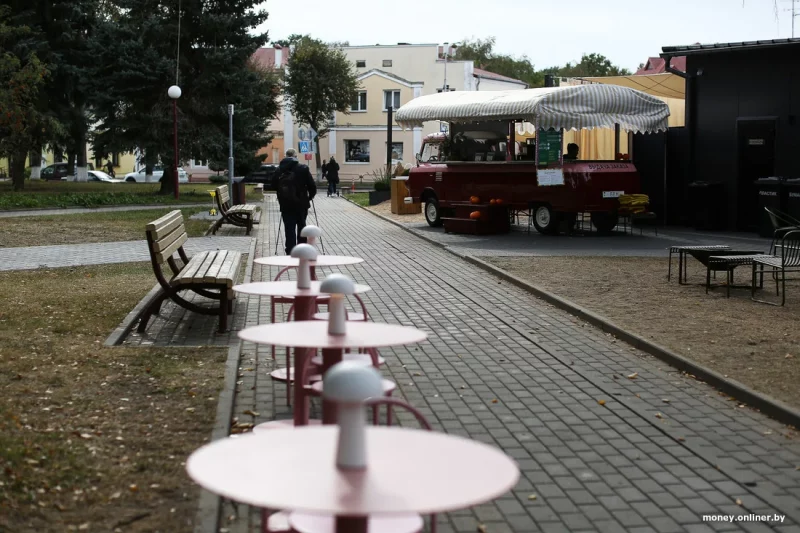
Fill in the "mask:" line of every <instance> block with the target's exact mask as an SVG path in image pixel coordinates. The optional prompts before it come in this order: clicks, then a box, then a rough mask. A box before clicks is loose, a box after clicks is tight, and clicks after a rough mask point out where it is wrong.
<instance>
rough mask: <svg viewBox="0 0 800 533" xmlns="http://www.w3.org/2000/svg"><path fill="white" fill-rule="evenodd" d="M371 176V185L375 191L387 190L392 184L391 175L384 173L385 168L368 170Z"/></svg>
mask: <svg viewBox="0 0 800 533" xmlns="http://www.w3.org/2000/svg"><path fill="white" fill-rule="evenodd" d="M370 176H372V181H373V184H372V186H373V187H374V188H375V190H376V191H388V190H389V189H390V188H391V185H392V175H391V174H387V173H386V169H383V168H382V169H376V170H373V171H372V172H370Z"/></svg>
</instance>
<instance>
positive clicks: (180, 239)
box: [156, 232, 189, 264]
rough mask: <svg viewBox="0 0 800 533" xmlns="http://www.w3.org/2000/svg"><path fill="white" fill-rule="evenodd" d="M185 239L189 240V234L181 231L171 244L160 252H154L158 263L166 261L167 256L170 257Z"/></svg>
mask: <svg viewBox="0 0 800 533" xmlns="http://www.w3.org/2000/svg"><path fill="white" fill-rule="evenodd" d="M187 240H189V236H188V235H187V234H186V232H184V233H182V234H181V236H180V237H178V238H177V239H176V240H175V241H173V243H172V244H170V245H169V246H167V247H166V248H165V249H163V250H161V251H160V252H158V253H156V261H158V263H159V264H160V263H163V262H164V261H166V260H167V259H168V258H170V257H172V254H174V253H175V252H176V251H177V250H178V248H180V247H181V246H183V243H185V242H186V241H187Z"/></svg>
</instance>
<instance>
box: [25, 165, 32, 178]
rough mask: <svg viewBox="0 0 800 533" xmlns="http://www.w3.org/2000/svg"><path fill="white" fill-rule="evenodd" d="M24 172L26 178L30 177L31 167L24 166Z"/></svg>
mask: <svg viewBox="0 0 800 533" xmlns="http://www.w3.org/2000/svg"><path fill="white" fill-rule="evenodd" d="M24 174H25V179H26V180H29V179H31V167H25V172H24Z"/></svg>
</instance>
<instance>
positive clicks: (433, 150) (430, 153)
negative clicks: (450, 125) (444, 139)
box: [420, 143, 442, 163]
mask: <svg viewBox="0 0 800 533" xmlns="http://www.w3.org/2000/svg"><path fill="white" fill-rule="evenodd" d="M441 148H442V145H441V144H440V143H430V144H428V143H426V144H425V148H423V150H422V157H420V160H421V161H422V162H423V163H431V162H437V161H442V157H441Z"/></svg>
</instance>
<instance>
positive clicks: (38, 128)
mask: <svg viewBox="0 0 800 533" xmlns="http://www.w3.org/2000/svg"><path fill="white" fill-rule="evenodd" d="M11 13H12V11H11V9H9V8H8V7H6V6H0V79H1V80H3V83H0V155H2V156H6V157H8V158H9V159H10V167H11V168H10V170H11V177H12V181H13V184H14V190H15V191H20V190H22V189H23V188H24V187H25V161H26V159H27V157H28V151H29V150H30V148H31V146H35V145H37V144H38V145H39V146H41V145H42V144H43V142H44V140H45V139H48V138H52V137H53V136H56V135H58V134H59V133H60V132H61V126H60V124H59V123H58V121H57V120H55V118H54V117H53V116H51V115H50V114H48V113H47V112H46V111H43V110H42V109H45V110H46V107H45V106H43V103H42V93H43V88H44V86H45V84H46V82H47V78H48V77H49V76H50V71H49V70H48V68H47V66H46V65H45V64H44V63H42V62H41V61H40V60H39V58H38V56H37V54H36V53H35V52H34V51H33V50H34V49H35V46H32V45H36V44H37V43H40V41H37V39H36V35H35V33H34V32H33V30H32V29H31V28H30V27H28V26H24V25H19V26H14V25H11V24H9V16H10V15H11Z"/></svg>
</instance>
